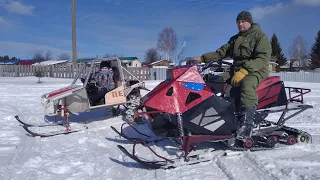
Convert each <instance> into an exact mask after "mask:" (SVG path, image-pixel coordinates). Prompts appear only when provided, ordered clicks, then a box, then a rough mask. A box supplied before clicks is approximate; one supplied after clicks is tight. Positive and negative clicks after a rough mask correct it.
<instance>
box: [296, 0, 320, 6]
mask: <svg viewBox="0 0 320 180" xmlns="http://www.w3.org/2000/svg"><path fill="white" fill-rule="evenodd" d="M293 3H294V4H297V5H307V6H320V0H293Z"/></svg>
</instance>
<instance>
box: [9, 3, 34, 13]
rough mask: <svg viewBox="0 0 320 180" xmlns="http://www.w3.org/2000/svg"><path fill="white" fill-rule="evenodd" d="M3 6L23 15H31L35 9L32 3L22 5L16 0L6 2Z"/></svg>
mask: <svg viewBox="0 0 320 180" xmlns="http://www.w3.org/2000/svg"><path fill="white" fill-rule="evenodd" d="M4 7H5V8H6V9H7V10H8V11H9V12H13V13H17V14H23V15H32V12H33V10H34V9H35V7H34V6H32V5H23V4H21V3H20V2H18V1H10V2H7V3H6V4H5V5H4Z"/></svg>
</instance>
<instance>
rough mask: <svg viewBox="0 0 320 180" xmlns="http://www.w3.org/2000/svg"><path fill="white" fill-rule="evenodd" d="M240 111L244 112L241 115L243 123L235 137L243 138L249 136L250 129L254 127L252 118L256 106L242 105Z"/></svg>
mask: <svg viewBox="0 0 320 180" xmlns="http://www.w3.org/2000/svg"><path fill="white" fill-rule="evenodd" d="M241 111H242V112H243V114H244V116H243V117H242V119H243V125H242V126H241V128H240V129H239V130H238V132H237V137H236V139H239V140H245V139H248V138H251V133H252V129H253V127H254V121H253V118H254V114H255V112H256V106H250V107H243V108H241Z"/></svg>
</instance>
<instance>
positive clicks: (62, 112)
mask: <svg viewBox="0 0 320 180" xmlns="http://www.w3.org/2000/svg"><path fill="white" fill-rule="evenodd" d="M107 60H109V61H111V66H112V67H117V68H118V69H119V76H120V77H119V81H120V82H119V83H118V87H116V88H115V89H114V90H112V91H110V92H108V93H107V94H106V95H105V104H101V105H96V106H91V105H90V101H89V97H88V94H87V90H86V87H87V85H88V82H89V78H90V75H91V73H94V67H95V64H96V62H97V61H98V62H100V61H107ZM114 62H116V64H115V63H114ZM84 71H85V66H83V67H82V69H81V70H80V71H79V72H78V73H77V75H76V77H75V79H74V80H73V82H72V83H71V85H69V86H67V87H64V88H61V89H58V90H55V91H52V92H49V93H46V94H43V95H42V96H41V100H42V105H43V106H44V108H45V114H47V115H51V116H52V115H59V116H62V117H64V118H65V120H66V131H70V125H69V117H70V113H72V114H78V113H81V112H88V111H90V110H93V109H100V108H108V107H113V106H119V105H124V104H126V103H127V96H128V95H129V94H130V93H131V92H132V91H133V90H134V89H136V88H140V89H145V90H148V89H146V88H145V83H144V82H142V81H140V80H139V79H138V78H137V77H135V76H134V75H133V74H131V73H130V72H129V71H128V70H127V69H125V68H124V67H123V66H122V65H121V60H120V59H119V58H117V57H110V58H101V59H100V58H99V59H95V60H93V61H92V62H91V66H90V70H89V71H88V72H84ZM124 71H126V72H127V73H128V74H130V75H131V76H132V77H133V78H134V79H135V80H137V81H138V82H137V83H136V84H133V85H128V84H126V80H125V77H124V73H123V72H124ZM81 74H84V75H85V81H84V83H83V85H77V84H75V83H76V82H77V80H78V79H79V78H80V77H81ZM118 91H120V92H121V95H122V96H123V97H122V98H121V100H120V101H119V100H118V101H117V100H116V101H112V102H110V103H107V102H108V99H107V97H108V98H109V97H110V96H111V95H113V94H114V93H118ZM68 98H69V99H68ZM70 99H71V100H70ZM73 99H75V100H73ZM67 101H69V102H67ZM70 101H71V102H70ZM72 101H75V102H72ZM77 101H81V104H79V105H78V104H76V103H77ZM73 103H74V104H73ZM51 104H53V108H54V109H53V111H54V112H53V113H48V111H47V110H48V108H49V107H50V105H51ZM72 104H73V105H72ZM70 106H72V107H70Z"/></svg>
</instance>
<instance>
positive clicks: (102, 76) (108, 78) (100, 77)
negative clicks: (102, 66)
mask: <svg viewBox="0 0 320 180" xmlns="http://www.w3.org/2000/svg"><path fill="white" fill-rule="evenodd" d="M92 78H94V79H95V81H96V86H97V87H98V90H101V89H103V88H105V89H107V90H108V91H110V90H113V89H114V88H115V82H114V81H113V71H112V69H109V70H108V72H106V73H103V72H101V71H99V72H97V73H95V74H93V75H92Z"/></svg>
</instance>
